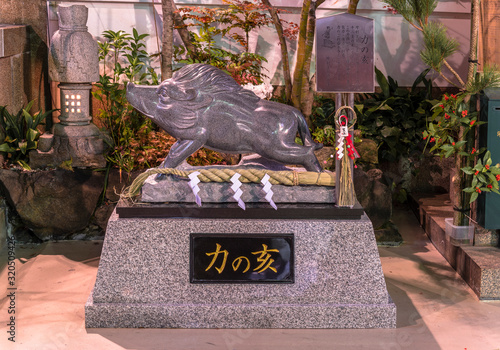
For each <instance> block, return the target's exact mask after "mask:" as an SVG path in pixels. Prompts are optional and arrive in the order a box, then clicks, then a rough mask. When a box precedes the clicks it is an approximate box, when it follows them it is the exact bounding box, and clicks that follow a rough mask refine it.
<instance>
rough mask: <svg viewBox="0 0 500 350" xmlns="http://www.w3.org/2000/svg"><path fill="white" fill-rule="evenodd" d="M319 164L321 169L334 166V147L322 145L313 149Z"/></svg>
mask: <svg viewBox="0 0 500 350" xmlns="http://www.w3.org/2000/svg"><path fill="white" fill-rule="evenodd" d="M314 154H315V155H316V158H318V161H319V164H321V167H322V168H323V169H332V168H334V167H335V156H334V155H335V147H326V146H325V147H323V148H321V149H319V150H317V151H314Z"/></svg>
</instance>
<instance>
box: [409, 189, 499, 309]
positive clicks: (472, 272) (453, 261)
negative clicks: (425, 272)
mask: <svg viewBox="0 0 500 350" xmlns="http://www.w3.org/2000/svg"><path fill="white" fill-rule="evenodd" d="M448 198H449V197H448V195H447V194H442V195H434V194H414V195H412V196H411V199H410V205H411V207H412V209H413V211H414V212H415V214H416V215H417V218H419V220H420V224H421V225H422V227H423V228H424V230H425V232H426V233H427V235H428V236H429V238H430V240H431V242H432V243H433V244H434V246H435V247H436V249H437V250H438V251H439V252H440V253H441V254H442V255H443V256H444V258H445V259H446V260H447V261H448V263H449V264H450V265H451V267H453V268H454V269H455V270H456V271H457V272H458V273H459V274H460V276H462V278H463V279H464V280H465V281H466V282H467V284H468V285H469V286H470V287H471V289H472V290H473V291H474V293H475V294H476V295H477V296H478V298H479V299H480V300H500V249H499V247H498V246H484V244H485V243H484V242H486V241H488V239H487V237H485V235H489V242H491V243H492V244H495V245H497V244H498V237H497V238H495V237H494V236H495V233H494V232H488V233H482V231H481V230H477V229H476V234H475V239H474V241H475V245H456V244H454V243H453V242H452V240H451V239H450V237H449V236H447V235H446V234H445V221H444V220H445V218H449V217H452V216H453V209H452V207H451V203H450V202H449V199H448ZM478 231H479V232H478Z"/></svg>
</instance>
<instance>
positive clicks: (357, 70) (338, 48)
mask: <svg viewBox="0 0 500 350" xmlns="http://www.w3.org/2000/svg"><path fill="white" fill-rule="evenodd" d="M316 38H317V43H316V76H317V90H318V91H332V92H373V91H374V88H375V85H374V38H373V20H372V19H369V18H364V17H361V16H356V15H352V14H349V13H344V14H340V15H335V16H331V17H325V18H320V19H318V20H317V26H316Z"/></svg>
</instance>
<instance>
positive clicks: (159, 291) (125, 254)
mask: <svg viewBox="0 0 500 350" xmlns="http://www.w3.org/2000/svg"><path fill="white" fill-rule="evenodd" d="M263 205H265V204H263ZM269 210H273V209H271V208H269ZM279 210H280V209H279V208H278V211H279ZM193 233H196V234H202V235H203V234H206V235H213V234H232V235H236V236H237V235H258V234H292V235H293V236H294V247H295V249H294V267H295V272H294V282H293V283H259V284H253V283H244V284H243V283H240V284H238V283H222V284H220V283H217V284H212V283H211V284H203V283H191V282H190V234H193ZM85 322H86V327H88V328H101V327H118V328H120V327H131V328H137V327H145V328H146V327H151V328H391V327H395V325H396V307H395V305H394V303H393V302H392V301H391V299H390V296H389V294H388V292H387V288H386V284H385V280H384V276H383V273H382V268H381V263H380V259H379V254H378V250H377V245H376V242H375V237H374V234H373V227H372V225H371V222H370V220H369V219H368V217H367V216H366V215H364V214H363V215H362V216H361V217H360V218H359V219H355V220H353V219H341V218H337V219H304V218H302V219H248V218H235V219H218V218H202V217H171V218H123V217H119V216H118V214H117V213H116V211H115V213H114V214H113V216H112V217H111V219H110V221H109V224H108V228H107V233H106V238H105V241H104V246H103V251H102V255H101V260H100V263H99V270H98V273H97V279H96V283H95V287H94V289H93V291H92V293H91V295H90V297H89V299H88V301H87V304H86V306H85Z"/></svg>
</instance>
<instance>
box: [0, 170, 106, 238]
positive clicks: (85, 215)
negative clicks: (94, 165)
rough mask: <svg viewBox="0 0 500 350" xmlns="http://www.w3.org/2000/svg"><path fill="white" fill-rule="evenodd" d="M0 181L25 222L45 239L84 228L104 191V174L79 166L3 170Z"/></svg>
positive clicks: (62, 236)
mask: <svg viewBox="0 0 500 350" xmlns="http://www.w3.org/2000/svg"><path fill="white" fill-rule="evenodd" d="M0 183H1V187H2V188H1V189H2V191H3V194H4V195H5V197H6V198H7V200H8V202H9V204H10V205H11V206H12V207H13V208H15V210H16V211H17V213H18V214H19V216H20V217H21V219H22V221H23V222H24V224H25V225H26V226H27V227H28V228H30V229H31V230H32V231H33V233H34V234H35V235H36V236H37V237H38V238H40V239H41V240H44V241H45V240H49V239H64V238H66V237H68V236H69V235H71V234H73V233H75V232H78V231H81V230H83V229H85V227H86V226H87V225H88V223H89V220H90V218H91V216H92V213H93V212H94V209H95V207H96V205H97V202H98V200H99V196H100V194H101V192H102V190H103V184H104V175H103V174H101V173H97V172H93V171H91V170H78V169H75V171H74V172H71V171H68V170H63V169H56V170H44V171H32V172H24V171H23V172H21V171H16V170H6V169H1V170H0Z"/></svg>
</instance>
